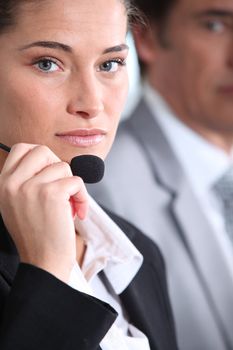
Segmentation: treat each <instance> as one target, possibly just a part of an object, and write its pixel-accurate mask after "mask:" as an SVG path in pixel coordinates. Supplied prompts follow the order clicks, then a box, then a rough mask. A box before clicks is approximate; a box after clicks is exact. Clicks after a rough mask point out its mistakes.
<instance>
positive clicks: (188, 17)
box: [147, 0, 233, 143]
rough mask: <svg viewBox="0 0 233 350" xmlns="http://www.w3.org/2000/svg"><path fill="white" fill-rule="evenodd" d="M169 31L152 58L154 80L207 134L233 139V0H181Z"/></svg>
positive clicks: (211, 137)
mask: <svg viewBox="0 0 233 350" xmlns="http://www.w3.org/2000/svg"><path fill="white" fill-rule="evenodd" d="M163 36H164V38H163V39H164V41H165V42H166V45H165V46H163V45H162V44H161V42H160V43H158V42H157V43H156V44H155V46H154V58H153V61H152V60H151V62H150V61H148V62H147V64H148V76H149V80H150V82H151V84H152V85H153V86H154V87H155V88H156V89H157V90H158V91H159V92H160V93H161V94H162V95H163V96H164V97H165V98H166V100H167V101H168V102H169V103H170V105H171V106H172V108H173V110H174V112H175V113H176V115H177V116H178V117H179V118H180V119H182V120H183V121H184V122H185V123H186V124H188V125H189V126H191V127H192V128H193V129H195V130H196V131H197V132H199V133H200V134H202V135H203V136H205V137H206V138H207V139H209V140H210V141H214V140H215V141H216V142H218V141H217V138H218V135H220V134H221V135H222V136H223V135H225V137H226V138H229V139H231V140H232V138H233V0H177V4H176V5H175V7H174V8H173V9H172V11H171V13H170V15H169V18H168V21H167V23H166V25H165V32H164V35H163ZM155 41H156V38H155ZM216 142H215V143H216Z"/></svg>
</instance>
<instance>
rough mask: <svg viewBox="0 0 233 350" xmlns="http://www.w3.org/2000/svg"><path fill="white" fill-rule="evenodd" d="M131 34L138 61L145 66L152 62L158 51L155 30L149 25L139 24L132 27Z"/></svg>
mask: <svg viewBox="0 0 233 350" xmlns="http://www.w3.org/2000/svg"><path fill="white" fill-rule="evenodd" d="M132 33H133V37H134V42H135V46H136V49H137V53H138V57H139V59H140V60H141V61H142V62H144V63H145V64H149V63H152V62H154V61H155V60H156V56H157V50H158V49H159V46H158V45H159V43H158V39H157V32H156V29H155V28H152V27H151V26H150V25H149V24H146V25H140V24H139V25H135V26H134V27H133V29H132Z"/></svg>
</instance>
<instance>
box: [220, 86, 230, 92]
mask: <svg viewBox="0 0 233 350" xmlns="http://www.w3.org/2000/svg"><path fill="white" fill-rule="evenodd" d="M220 92H221V93H224V94H233V85H228V86H222V87H221V88H220Z"/></svg>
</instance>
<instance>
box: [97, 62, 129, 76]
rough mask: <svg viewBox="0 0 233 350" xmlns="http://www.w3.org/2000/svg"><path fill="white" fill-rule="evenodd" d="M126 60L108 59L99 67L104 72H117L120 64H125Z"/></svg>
mask: <svg viewBox="0 0 233 350" xmlns="http://www.w3.org/2000/svg"><path fill="white" fill-rule="evenodd" d="M124 65H125V61H123V60H121V59H118V60H111V61H106V62H104V63H102V64H101V65H100V67H99V70H100V71H104V72H111V73H112V72H116V71H117V70H118V68H119V66H124Z"/></svg>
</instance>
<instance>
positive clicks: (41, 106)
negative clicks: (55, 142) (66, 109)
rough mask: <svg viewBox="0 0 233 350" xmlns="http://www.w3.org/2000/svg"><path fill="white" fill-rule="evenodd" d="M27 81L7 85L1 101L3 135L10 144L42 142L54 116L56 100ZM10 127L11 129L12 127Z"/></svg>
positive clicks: (41, 88) (56, 106)
mask: <svg viewBox="0 0 233 350" xmlns="http://www.w3.org/2000/svg"><path fill="white" fill-rule="evenodd" d="M50 95H51V94H49V91H47V90H46V89H44V88H43V87H41V86H37V85H35V84H30V83H29V82H27V81H23V79H22V80H21V81H20V83H18V84H17V82H15V81H14V82H13V83H9V84H8V85H7V88H6V89H5V91H4V92H3V95H2V97H1V98H0V115H1V116H2V115H5V116H6V118H7V123H5V132H6V134H7V136H8V139H9V142H10V143H11V144H13V143H16V142H29V143H42V142H45V141H46V140H45V138H46V134H47V132H48V130H49V129H50V124H51V123H53V118H52V117H54V116H55V115H56V110H55V109H56V108H58V105H57V104H56V102H58V101H59V99H58V98H56V96H55V95H54V94H53V95H52V96H50ZM12 126H13V128H12Z"/></svg>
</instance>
